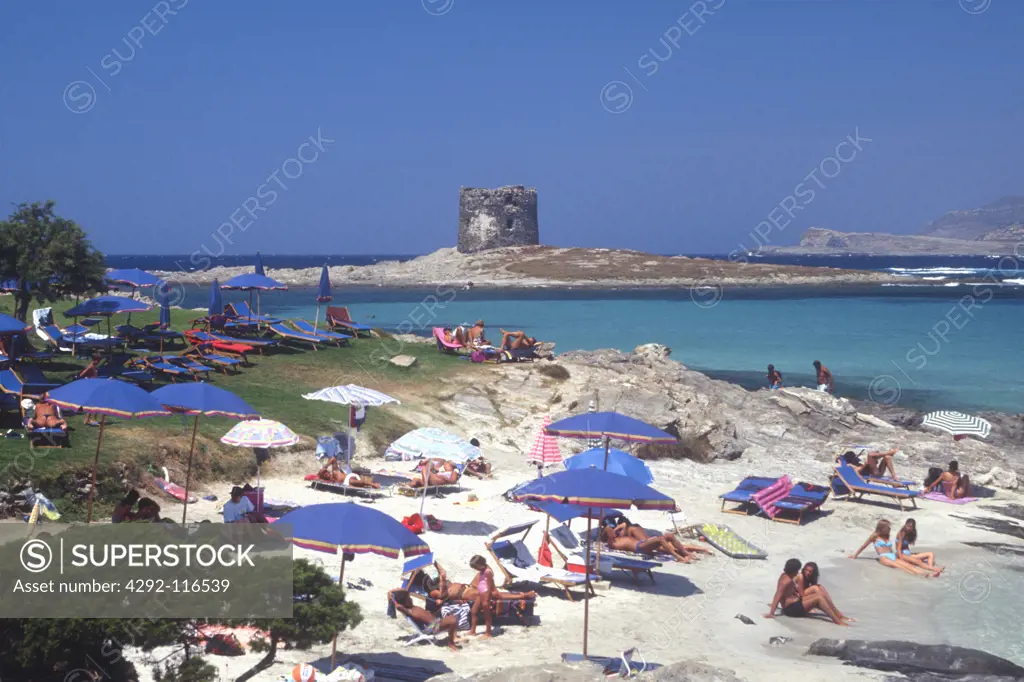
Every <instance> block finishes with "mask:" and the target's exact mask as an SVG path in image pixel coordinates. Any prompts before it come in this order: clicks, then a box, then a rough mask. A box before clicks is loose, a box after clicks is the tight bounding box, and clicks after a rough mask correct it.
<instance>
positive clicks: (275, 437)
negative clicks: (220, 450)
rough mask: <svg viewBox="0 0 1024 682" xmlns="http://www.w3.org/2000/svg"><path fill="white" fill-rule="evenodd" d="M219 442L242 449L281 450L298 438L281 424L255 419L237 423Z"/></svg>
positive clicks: (269, 420) (270, 420) (297, 440)
mask: <svg viewBox="0 0 1024 682" xmlns="http://www.w3.org/2000/svg"><path fill="white" fill-rule="evenodd" d="M220 442H221V443H225V444H227V445H234V446H236V447H242V448H246V447H247V448H281V447H286V446H288V445H295V444H296V443H298V442H299V437H298V436H296V435H295V432H294V431H292V430H291V429H289V428H288V427H287V426H285V425H284V424H282V423H281V422H276V421H273V420H272V419H255V420H251V421H244V422H238V423H237V424H235V426H234V428H232V429H231V430H230V431H228V432H227V433H225V434H224V435H223V436H222V437H221V439H220Z"/></svg>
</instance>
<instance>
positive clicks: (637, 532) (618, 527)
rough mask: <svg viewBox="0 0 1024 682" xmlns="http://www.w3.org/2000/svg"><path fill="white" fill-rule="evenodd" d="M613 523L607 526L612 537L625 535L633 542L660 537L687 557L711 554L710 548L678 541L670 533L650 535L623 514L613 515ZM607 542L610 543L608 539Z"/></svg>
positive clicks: (691, 558) (693, 557)
mask: <svg viewBox="0 0 1024 682" xmlns="http://www.w3.org/2000/svg"><path fill="white" fill-rule="evenodd" d="M613 523H614V525H612V524H609V526H608V528H610V529H611V532H612V533H613V534H614V535H613V537H618V538H621V537H627V538H629V539H631V540H633V541H635V542H642V541H645V540H651V539H654V538H661V539H662V540H664V541H665V542H667V543H669V544H671V545H672V547H673V548H675V550H676V552H678V553H680V554H683V555H684V556H687V557H689V558H690V560H694V559H699V558H700V557H696V556H693V555H694V554H711V550H710V549H707V548H706V547H702V546H700V545H687V544H685V543H683V542H680V541H679V538H677V537H676V536H675V535H673V534H672V533H663V534H661V535H655V536H652V535H651V534H650V533H648V532H647V531H646V530H645V529H644V527H643V526H638V525H637V524H635V523H633V522H632V521H630V520H629V519H627V518H626V517H625V516H622V515H619V516H617V517H615V518H614V520H613ZM608 544H609V545H611V544H612V543H611V542H610V541H609V542H608ZM613 549H621V548H613ZM630 551H635V550H630ZM667 553H668V554H672V555H673V556H675V553H674V552H667Z"/></svg>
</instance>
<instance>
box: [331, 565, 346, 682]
mask: <svg viewBox="0 0 1024 682" xmlns="http://www.w3.org/2000/svg"><path fill="white" fill-rule="evenodd" d="M338 585H339V586H340V587H341V589H343V590H344V589H345V553H344V550H343V551H342V554H341V570H340V571H339V572H338ZM337 653H338V633H337V632H335V633H334V642H332V643H331V670H332V671H333V670H334V657H335V655H336V654H337Z"/></svg>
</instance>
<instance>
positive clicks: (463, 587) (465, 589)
mask: <svg viewBox="0 0 1024 682" xmlns="http://www.w3.org/2000/svg"><path fill="white" fill-rule="evenodd" d="M434 568H436V569H437V575H438V579H437V580H434V579H433V578H431V577H430V576H428V575H427V574H426V573H423V572H422V570H421V569H417V570H416V571H414V572H413V575H412V577H411V581H412V582H415V581H416V580H417V579H420V580H422V584H423V590H424V591H425V592H426V593H427V596H429V597H430V598H431V599H439V600H441V601H447V600H449V599H451V600H457V601H476V598H477V597H478V596H479V594H480V593H479V592H478V591H477V588H476V586H475V585H467V584H466V583H453V582H451V581H449V580H448V573H447V572H445V570H444V569H443V568H441V564H439V563H438V562H436V561H435V562H434ZM417 573H423V576H422V578H419V577H418V576H417V575H416V574H417ZM492 597H493V598H494V599H502V600H516V599H535V598H536V597H537V593H536V592H499V591H495V592H494V593H493V594H492Z"/></svg>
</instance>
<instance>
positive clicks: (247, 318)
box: [224, 301, 282, 324]
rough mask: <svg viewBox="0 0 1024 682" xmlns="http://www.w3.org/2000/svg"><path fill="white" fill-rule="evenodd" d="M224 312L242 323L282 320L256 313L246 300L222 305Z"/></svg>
mask: <svg viewBox="0 0 1024 682" xmlns="http://www.w3.org/2000/svg"><path fill="white" fill-rule="evenodd" d="M224 314H225V315H227V316H228V318H229V319H231V320H232V321H233V322H236V323H238V322H241V323H243V324H277V323H278V322H281V321H282V320H281V319H280V318H277V317H269V316H267V315H258V314H257V313H256V311H254V310H253V309H252V308H250V307H249V303H248V302H247V301H241V302H240V303H228V304H227V305H226V306H224Z"/></svg>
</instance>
